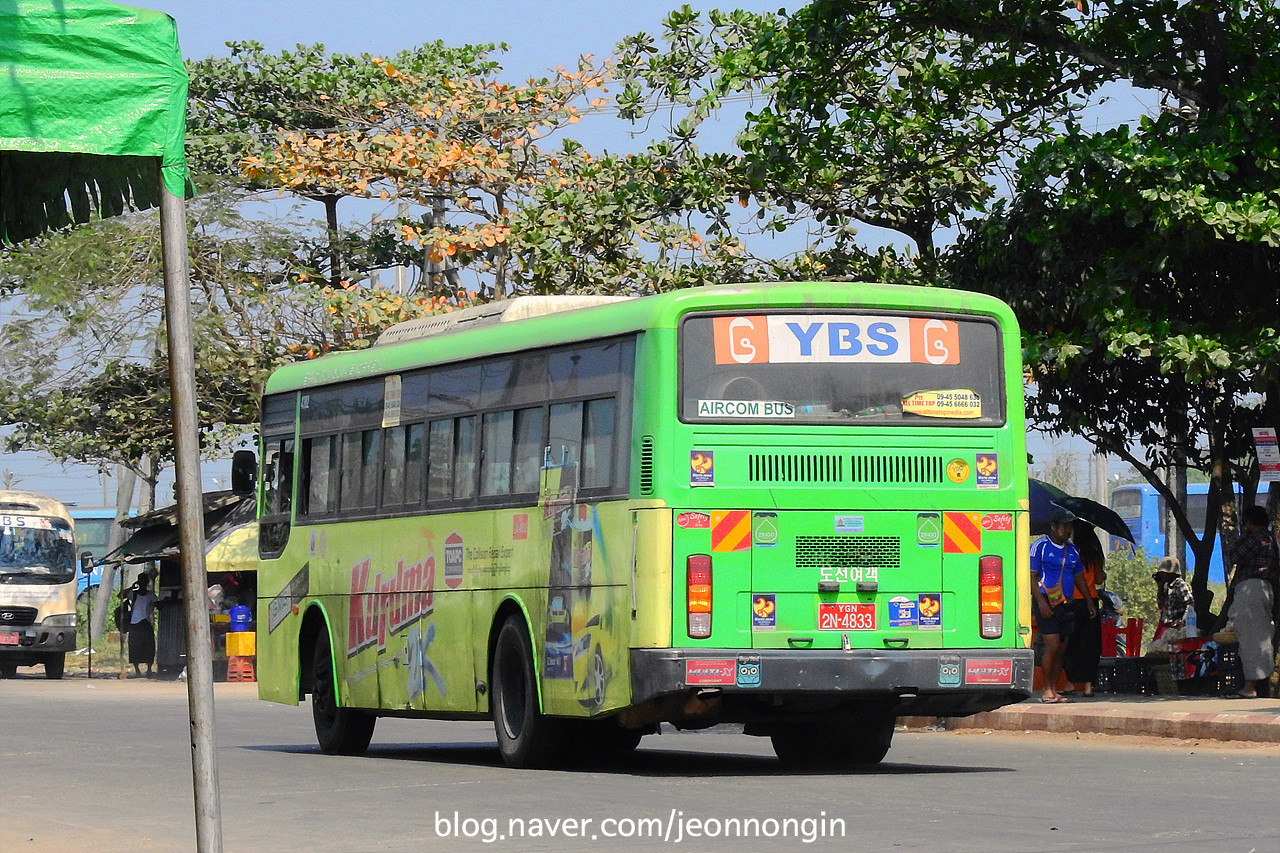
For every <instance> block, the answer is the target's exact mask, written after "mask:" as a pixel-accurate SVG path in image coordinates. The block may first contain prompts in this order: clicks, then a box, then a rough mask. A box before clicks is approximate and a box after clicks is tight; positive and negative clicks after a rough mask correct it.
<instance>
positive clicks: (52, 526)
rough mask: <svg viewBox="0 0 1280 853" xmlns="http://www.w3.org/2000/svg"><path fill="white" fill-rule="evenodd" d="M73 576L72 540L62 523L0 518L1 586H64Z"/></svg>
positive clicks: (47, 520)
mask: <svg viewBox="0 0 1280 853" xmlns="http://www.w3.org/2000/svg"><path fill="white" fill-rule="evenodd" d="M75 573H76V546H75V540H74V539H73V537H72V535H71V531H70V530H68V529H66V528H65V527H64V526H62V525H61V522H59V521H56V520H51V519H48V518H42V517H38V516H30V515H23V516H8V515H0V583H48V584H63V583H67V582H68V581H70V580H71V579H73V578H74V577H75Z"/></svg>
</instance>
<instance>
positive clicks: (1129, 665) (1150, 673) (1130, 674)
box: [1093, 657, 1159, 696]
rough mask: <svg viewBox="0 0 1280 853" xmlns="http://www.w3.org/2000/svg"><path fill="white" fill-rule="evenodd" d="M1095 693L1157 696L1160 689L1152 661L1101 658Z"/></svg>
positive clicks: (1094, 686) (1144, 659) (1094, 685)
mask: <svg viewBox="0 0 1280 853" xmlns="http://www.w3.org/2000/svg"><path fill="white" fill-rule="evenodd" d="M1093 689H1094V692H1095V693H1128V694H1137V695H1141V696H1155V695H1156V694H1157V693H1158V692H1159V689H1158V687H1157V685H1156V675H1155V671H1154V669H1152V666H1151V661H1149V660H1147V659H1146V658H1128V657H1113V658H1099V660H1098V680H1097V681H1095V682H1094V684H1093Z"/></svg>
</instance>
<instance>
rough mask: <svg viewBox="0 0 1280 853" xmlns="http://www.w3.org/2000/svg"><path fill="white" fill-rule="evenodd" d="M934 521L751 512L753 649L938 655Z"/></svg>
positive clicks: (898, 515)
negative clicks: (929, 652)
mask: <svg viewBox="0 0 1280 853" xmlns="http://www.w3.org/2000/svg"><path fill="white" fill-rule="evenodd" d="M937 516H938V513H915V512H879V511H875V512H854V511H850V512H830V511H824V512H813V511H786V510H779V511H776V512H772V511H770V512H763V511H757V512H753V513H750V524H751V549H750V555H751V601H750V608H751V640H752V647H753V648H758V649H788V648H790V649H838V648H863V649H866V648H873V649H884V648H894V649H897V648H940V647H941V646H942V617H943V602H944V600H945V599H944V596H943V593H942V548H941V541H942V539H941V529H940V519H939V518H937ZM935 529H936V534H935ZM713 548H714V545H713Z"/></svg>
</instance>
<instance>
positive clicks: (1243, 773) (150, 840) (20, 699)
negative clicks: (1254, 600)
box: [0, 671, 1280, 853]
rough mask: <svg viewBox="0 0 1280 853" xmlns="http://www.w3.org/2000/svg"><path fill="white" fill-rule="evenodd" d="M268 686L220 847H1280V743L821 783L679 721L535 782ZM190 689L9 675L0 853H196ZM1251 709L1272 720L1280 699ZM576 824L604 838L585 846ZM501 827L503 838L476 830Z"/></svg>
mask: <svg viewBox="0 0 1280 853" xmlns="http://www.w3.org/2000/svg"><path fill="white" fill-rule="evenodd" d="M254 687H255V686H254V685H252V684H219V685H217V686H216V689H215V694H216V700H217V701H216V705H217V709H216V714H215V717H216V723H217V730H218V734H217V755H218V763H219V775H220V780H221V781H220V789H221V813H222V826H223V831H224V834H225V838H226V845H225V849H226V850H228V851H259V850H261V851H264V853H279V851H284V850H317V851H330V850H334V851H366V850H393V851H400V850H404V851H408V850H420V849H433V850H434V849H441V850H486V849H487V850H518V851H521V853H524V851H544V850H545V851H554V853H575V851H590V853H598V851H600V850H616V851H618V853H626V852H627V851H630V850H635V851H650V850H665V849H672V848H677V847H682V848H685V849H692V850H709V851H710V850H731V851H737V853H741V851H744V850H753V851H754V850H760V851H765V853H772V851H783V850H813V849H832V850H884V849H901V850H921V851H937V850H948V851H957V853H965V852H966V851H973V853H990V851H991V850H1001V851H1010V853H1016V852H1017V851H1029V853H1050V852H1051V851H1062V853H1081V851H1108V853H1110V851H1116V850H1123V851H1125V853H1148V851H1150V853H1175V851H1177V853H1200V851H1205V850H1215V851H1226V853H1235V851H1239V853H1247V851H1250V850H1253V851H1257V850H1276V849H1280V830H1277V829H1276V825H1275V822H1274V819H1273V818H1272V817H1271V815H1272V813H1273V805H1274V802H1273V801H1274V793H1273V792H1274V779H1275V777H1276V774H1277V773H1280V746H1277V745H1272V744H1268V743H1241V742H1239V741H1217V742H1207V741H1199V742H1197V743H1193V744H1192V743H1187V742H1184V741H1175V740H1173V739H1151V738H1143V739H1135V738H1128V737H1108V736H1078V735H1077V736H1073V735H1064V734H1050V733H1044V734H1042V733H1038V732H1032V733H1030V734H1028V733H1026V732H1024V731H1009V732H1002V731H990V732H987V731H975V730H969V731H955V732H937V731H927V730H925V731H921V730H916V731H908V730H900V731H899V732H898V733H897V734H896V735H895V737H894V745H893V748H892V749H891V750H890V753H889V756H888V758H887V760H886V762H885V763H884V764H883V765H880V766H878V767H872V768H866V769H860V770H855V771H852V772H848V773H840V774H827V773H798V772H794V771H789V770H787V769H786V768H785V767H783V766H782V765H781V764H780V763H779V762H777V761H776V759H775V758H774V757H773V754H772V750H771V749H770V746H769V744H768V741H767V740H764V739H761V738H751V737H745V736H743V735H742V734H741V733H740V731H734V730H733V727H731V726H723V727H715V728H714V729H711V730H707V731H702V732H675V731H670V730H667V729H666V728H665V727H664V732H663V734H662V735H660V736H657V737H650V738H645V741H644V743H642V744H641V747H640V749H639V750H638V751H637V752H636V754H635V755H633V756H630V757H628V758H626V759H620V760H619V761H618V762H617V763H616V764H609V765H605V766H586V767H572V768H567V769H559V770H549V771H525V770H512V769H510V768H506V767H503V766H502V764H501V762H500V760H499V757H498V753H497V748H496V746H495V744H494V739H493V729H492V726H491V725H490V724H487V723H483V722H461V723H458V722H434V721H420V720H404V719H394V718H391V719H384V720H380V721H379V722H378V727H377V730H376V731H375V734H374V743H373V745H372V747H371V748H370V751H369V754H368V755H366V756H362V757H355V758H346V757H337V756H325V755H321V754H319V752H318V750H317V748H316V746H315V740H314V733H313V732H312V731H311V724H310V723H311V721H310V713H309V709H308V708H307V707H306V706H305V705H304V706H302V707H299V708H293V707H288V706H281V705H274V704H271V703H265V702H260V701H258V700H257V698H256V691H255V689H254ZM186 699H187V696H186V686H185V684H182V683H174V682H161V681H149V680H117V679H114V678H111V679H106V678H101V679H93V680H88V679H85V678H83V677H80V678H68V679H65V680H62V681H49V680H46V679H45V678H44V676H43V675H42V674H40V673H39V672H38V671H24V672H23V674H22V676H21V677H20V678H18V679H14V680H0V776H3V778H4V779H5V783H6V794H5V796H3V797H0V851H3V853H8V851H11V850H32V851H43V850H69V851H79V850H93V851H97V853H111V851H116V850H119V851H122V853H145V852H146V851H169V850H191V849H194V837H193V823H192V818H193V813H192V799H191V768H190V744H189V741H188V731H187V713H186V710H187V709H186ZM1247 704H1251V703H1245V702H1240V703H1229V702H1227V701H1225V700H1216V699H1200V698H1194V697H1188V698H1184V699H1171V700H1165V701H1161V700H1149V699H1142V698H1138V697H1112V698H1110V699H1108V700H1100V701H1095V702H1092V703H1089V702H1079V703H1072V705H1071V706H1067V705H1059V706H1053V707H1052V708H1051V706H1040V705H1038V703H1036V704H1035V705H1033V704H1031V703H1028V704H1027V705H1026V706H1025V708H1024V706H1015V708H1010V709H1006V710H1005V711H1003V712H1001V713H1002V714H1003V715H1004V716H1005V719H1006V721H1010V722H1012V721H1013V720H1015V719H1017V717H1016V714H1018V713H1021V711H1022V710H1030V711H1041V710H1044V711H1050V710H1051V711H1052V712H1053V714H1054V715H1056V717H1057V718H1058V719H1062V718H1063V715H1064V714H1068V713H1070V715H1071V718H1072V719H1085V716H1087V715H1084V716H1082V714H1083V712H1086V711H1088V712H1093V711H1096V712H1105V711H1107V710H1108V709H1109V707H1110V708H1123V707H1126V706H1127V707H1128V708H1129V709H1130V710H1138V711H1143V710H1145V711H1146V718H1147V719H1148V720H1155V719H1159V717H1160V715H1163V714H1166V713H1183V711H1181V710H1177V709H1180V708H1186V709H1195V708H1202V709H1207V710H1204V711H1201V712H1198V713H1204V714H1208V715H1210V716H1217V714H1216V713H1215V710H1216V709H1218V708H1224V709H1225V710H1222V711H1221V713H1225V714H1228V715H1236V716H1238V715H1246V716H1247V714H1248V713H1250V712H1249V711H1248V709H1246V708H1243V707H1239V708H1238V709H1237V705H1239V706H1243V705H1247ZM1257 705H1258V706H1259V708H1261V709H1263V710H1262V711H1261V713H1260V714H1259V716H1262V717H1266V718H1270V719H1269V722H1268V724H1274V722H1275V718H1276V717H1277V716H1280V702H1275V701H1269V700H1258V701H1257ZM1068 707H1070V712H1068V711H1067V710H1065V709H1067V708H1068ZM1193 712H1194V711H1187V713H1193ZM1039 716H1040V719H1041V720H1043V721H1046V722H1047V721H1048V720H1049V719H1050V718H1049V716H1048V715H1045V714H1040V715H1039ZM1241 719H1243V718H1242V717H1241ZM981 722H989V721H982V720H975V721H973V724H979V723H981ZM1246 722H1247V721H1246ZM739 729H740V727H739ZM1150 730H1151V729H1150V728H1148V729H1147V731H1150ZM1139 731H1141V730H1139ZM1261 731H1262V728H1261V727H1259V726H1246V728H1245V730H1244V732H1243V733H1245V734H1249V735H1251V736H1255V737H1256V736H1258V735H1259V733H1260V732H1261ZM736 818H757V819H766V820H769V819H771V820H774V821H777V820H784V819H789V818H799V819H803V820H819V821H821V820H822V819H825V818H831V819H835V820H839V821H840V822H841V823H840V826H839V828H838V831H836V829H835V828H834V827H830V828H831V829H832V831H831V832H828V833H826V834H825V835H822V836H821V837H816V838H812V839H809V840H806V839H803V838H799V837H796V836H794V835H793V836H791V837H781V836H772V835H771V836H768V837H765V836H763V835H760V834H759V833H755V834H747V835H737V834H734V835H732V836H730V835H729V834H728V833H727V827H728V824H727V823H726V824H723V825H722V826H723V827H725V829H726V831H725V832H721V833H720V834H719V835H717V836H716V837H708V835H707V832H706V827H703V831H702V833H701V835H699V836H697V837H694V835H693V834H692V833H693V831H694V829H695V828H696V825H695V824H694V823H691V821H692V822H696V821H704V820H711V821H718V820H727V819H736ZM460 819H461V820H463V822H464V823H463V825H462V828H461V829H459V824H458V820H460ZM673 819H674V820H675V821H676V830H675V831H674V832H673V833H672V834H671V836H670V837H669V838H668V837H667V836H666V834H665V830H664V834H663V837H661V838H659V837H657V836H653V835H649V836H641V835H639V834H634V833H633V834H631V835H630V836H628V837H607V836H606V834H605V831H606V830H616V829H618V828H619V825H618V824H608V823H607V822H608V821H618V820H621V821H624V822H625V821H633V822H634V821H640V820H645V821H656V822H657V823H661V824H663V825H664V826H670V825H671V821H672V820H673ZM569 820H574V821H579V822H580V824H585V823H587V822H588V821H590V822H591V823H590V832H589V833H583V832H577V833H576V834H573V835H571V836H570V835H569V834H567V832H568V829H569V826H568V824H567V823H566V822H567V821H569ZM466 821H470V823H466ZM536 821H542V823H541V824H538V823H536ZM486 822H488V823H486ZM548 822H550V823H548ZM513 824H520V827H521V828H520V830H519V832H514V833H513V830H514V826H513ZM580 824H579V825H580ZM486 826H491V827H496V828H497V830H498V832H499V834H500V835H501V834H502V833H506V835H505V838H503V837H499V838H497V839H496V840H490V839H486V838H483V837H480V836H478V835H477V833H483V832H484V831H485V827H486ZM535 826H537V827H539V828H540V831H541V834H539V835H536V836H534V835H533V834H532V828H533V827H535ZM629 826H630V828H631V829H632V830H635V829H636V824H635V823H632V824H630V825H629ZM818 826H819V827H821V826H825V824H821V823H819V824H818ZM556 827H558V829H554V828H556ZM681 827H683V830H681ZM765 828H766V830H767V829H768V826H767V825H766V827H765ZM553 830H554V831H555V832H558V834H554V835H553V834H552V832H553ZM681 831H683V833H684V834H683V836H681V835H680V832H681ZM597 836H598V837H597ZM678 838H682V839H683V840H678Z"/></svg>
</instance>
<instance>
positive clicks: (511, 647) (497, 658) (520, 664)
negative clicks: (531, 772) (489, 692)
mask: <svg viewBox="0 0 1280 853" xmlns="http://www.w3.org/2000/svg"><path fill="white" fill-rule="evenodd" d="M489 683H490V684H491V685H492V686H493V699H492V711H493V730H494V733H495V734H496V735H497V736H498V751H499V752H500V753H502V761H503V763H505V764H506V765H507V766H508V767H548V766H550V765H551V764H552V763H553V761H554V760H555V759H556V758H557V753H556V750H557V748H561V747H563V746H564V745H565V740H566V738H565V735H566V734H567V732H566V730H565V727H564V725H563V723H561V721H559V720H553V719H551V718H550V717H545V716H543V714H542V711H541V709H540V708H539V707H538V682H537V675H536V670H535V669H534V667H533V652H532V644H531V643H530V642H529V631H528V630H527V629H526V628H525V626H524V620H523V619H521V618H520V617H519V616H509V617H507V621H505V622H503V623H502V628H501V629H499V631H498V640H497V642H496V643H495V644H494V647H493V661H492V662H491V663H490V671H489Z"/></svg>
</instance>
